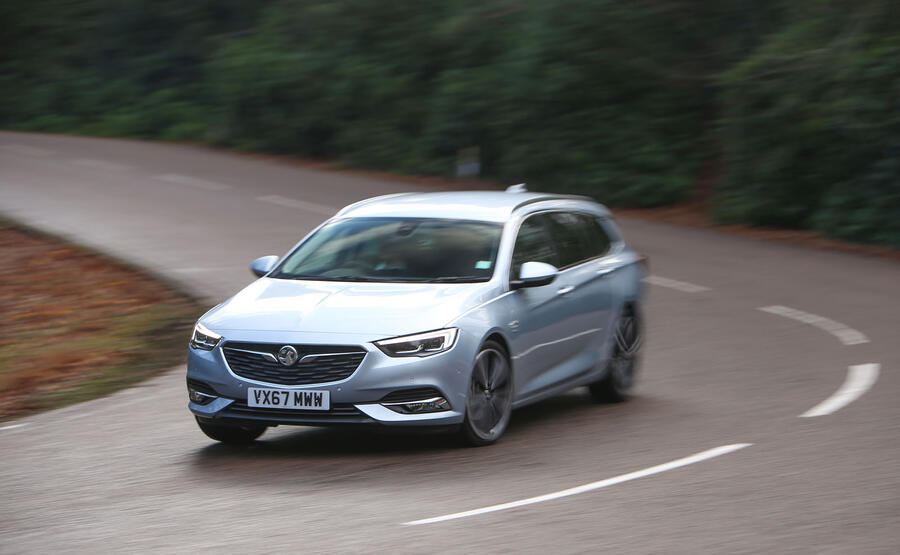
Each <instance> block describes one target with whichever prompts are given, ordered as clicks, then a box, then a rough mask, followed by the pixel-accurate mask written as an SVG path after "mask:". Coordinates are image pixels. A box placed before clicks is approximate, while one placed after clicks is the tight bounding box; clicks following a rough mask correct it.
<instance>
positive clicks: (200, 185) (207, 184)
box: [153, 173, 232, 191]
mask: <svg viewBox="0 0 900 555" xmlns="http://www.w3.org/2000/svg"><path fill="white" fill-rule="evenodd" d="M153 178H154V179H159V180H160V181H165V182H166V183H174V184H176V185H187V186H189V187H196V188H197V189H203V190H204V191H225V190H227V189H231V188H232V187H231V185H226V184H224V183H218V182H216V181H209V180H207V179H200V178H198V177H190V176H187V175H179V174H176V173H167V174H163V175H154V176H153Z"/></svg>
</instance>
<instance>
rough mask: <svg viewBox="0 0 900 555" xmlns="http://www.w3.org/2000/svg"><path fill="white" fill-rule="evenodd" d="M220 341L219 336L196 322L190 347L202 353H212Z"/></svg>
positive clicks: (220, 337)
mask: <svg viewBox="0 0 900 555" xmlns="http://www.w3.org/2000/svg"><path fill="white" fill-rule="evenodd" d="M221 340H222V336H221V335H219V334H218V333H216V332H214V331H212V330H211V329H209V328H207V327H206V326H204V325H203V324H201V323H200V322H197V324H196V325H195V326H194V334H193V335H192V336H191V347H193V348H194V349H201V350H203V351H212V350H213V349H215V348H216V345H218V344H219V341H221Z"/></svg>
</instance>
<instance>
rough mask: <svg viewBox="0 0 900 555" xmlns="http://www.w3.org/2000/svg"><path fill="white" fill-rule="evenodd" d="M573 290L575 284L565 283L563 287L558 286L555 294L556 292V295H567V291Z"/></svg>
mask: <svg viewBox="0 0 900 555" xmlns="http://www.w3.org/2000/svg"><path fill="white" fill-rule="evenodd" d="M574 290H575V286H574V285H567V286H565V287H560V288H559V289H558V290H557V291H556V294H557V295H568V294H569V293H571V292H572V291H574Z"/></svg>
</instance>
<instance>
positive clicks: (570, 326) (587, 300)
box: [549, 211, 614, 379]
mask: <svg viewBox="0 0 900 555" xmlns="http://www.w3.org/2000/svg"><path fill="white" fill-rule="evenodd" d="M549 219H550V235H551V238H552V239H553V241H554V243H555V244H556V245H557V246H558V248H559V253H560V265H561V266H560V268H561V270H562V272H561V273H560V282H561V283H565V285H566V289H565V296H566V297H567V299H568V302H567V303H566V306H567V307H568V309H569V310H570V315H569V318H567V319H566V327H565V329H564V330H563V335H564V337H567V338H570V339H569V340H568V342H567V344H568V345H567V347H568V353H567V354H568V355H569V358H570V361H569V363H568V366H569V368H568V369H567V370H568V372H567V375H565V376H561V377H562V378H563V379H565V378H568V377H573V376H575V375H578V374H580V373H583V372H586V371H589V370H591V369H593V367H594V366H595V365H596V364H597V362H598V361H599V359H600V358H601V347H602V345H603V344H604V338H605V336H606V334H607V333H608V327H609V322H610V319H611V317H612V311H613V301H614V291H613V286H612V284H611V283H610V282H609V280H607V279H605V275H606V274H604V273H603V272H602V264H601V260H602V258H603V256H604V255H605V254H606V253H607V252H608V251H609V240H608V237H607V236H606V235H605V234H604V235H598V234H597V228H596V227H595V226H597V225H598V224H597V222H596V220H595V218H594V216H593V215H591V214H587V213H581V212H575V211H570V212H563V211H559V212H552V213H550V214H549Z"/></svg>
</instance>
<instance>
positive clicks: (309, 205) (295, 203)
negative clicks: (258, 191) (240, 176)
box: [256, 195, 338, 216]
mask: <svg viewBox="0 0 900 555" xmlns="http://www.w3.org/2000/svg"><path fill="white" fill-rule="evenodd" d="M256 200H258V201H260V202H268V203H271V204H277V205H278V206H287V207H289V208H299V209H300V210H308V211H309V212H315V213H317V214H324V215H326V216H333V215H334V214H335V213H336V212H337V211H338V209H337V208H334V207H332V206H326V205H324V204H316V203H315V202H306V201H305V200H297V199H293V198H288V197H283V196H280V195H266V196H264V197H256Z"/></svg>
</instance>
